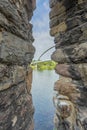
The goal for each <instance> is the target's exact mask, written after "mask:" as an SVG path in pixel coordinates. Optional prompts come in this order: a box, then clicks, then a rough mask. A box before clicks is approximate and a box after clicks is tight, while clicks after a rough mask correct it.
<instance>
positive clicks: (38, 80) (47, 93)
mask: <svg viewBox="0 0 87 130" xmlns="http://www.w3.org/2000/svg"><path fill="white" fill-rule="evenodd" d="M56 80H58V75H57V74H55V72H54V71H42V72H41V71H34V72H33V85H32V95H33V104H34V107H35V114H34V122H35V130H53V127H54V125H53V116H54V106H53V102H52V98H53V86H54V82H55V81H56Z"/></svg>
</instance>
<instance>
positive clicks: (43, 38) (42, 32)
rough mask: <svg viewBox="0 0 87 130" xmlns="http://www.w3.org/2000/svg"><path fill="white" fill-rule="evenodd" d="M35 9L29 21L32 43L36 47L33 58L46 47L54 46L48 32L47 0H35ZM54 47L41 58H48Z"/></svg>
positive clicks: (37, 56) (35, 58) (36, 57)
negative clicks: (31, 25)
mask: <svg viewBox="0 0 87 130" xmlns="http://www.w3.org/2000/svg"><path fill="white" fill-rule="evenodd" d="M36 4H37V5H36V10H35V11H34V15H33V17H32V20H31V23H32V24H33V36H34V39H35V41H34V43H33V45H34V46H35V48H36V53H35V56H34V60H37V59H38V58H39V56H40V55H41V54H42V53H43V52H44V51H45V50H47V49H48V48H50V47H52V46H54V42H53V38H52V37H51V36H50V34H49V30H50V28H49V11H50V9H49V0H37V3H36ZM53 51H54V49H52V50H50V51H49V52H47V53H46V54H45V55H44V56H43V57H42V58H41V60H49V59H50V56H51V54H52V52H53Z"/></svg>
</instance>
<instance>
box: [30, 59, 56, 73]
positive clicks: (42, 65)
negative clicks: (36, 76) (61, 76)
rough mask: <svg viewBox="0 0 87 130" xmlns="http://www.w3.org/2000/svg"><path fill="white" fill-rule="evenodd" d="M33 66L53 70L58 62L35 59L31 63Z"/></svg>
mask: <svg viewBox="0 0 87 130" xmlns="http://www.w3.org/2000/svg"><path fill="white" fill-rule="evenodd" d="M30 66H31V68H32V69H34V70H35V69H36V70H39V71H43V70H53V69H54V68H55V66H56V63H55V62H54V61H51V60H49V61H33V62H32V63H31V65H30Z"/></svg>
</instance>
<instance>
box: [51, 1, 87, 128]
mask: <svg viewBox="0 0 87 130" xmlns="http://www.w3.org/2000/svg"><path fill="white" fill-rule="evenodd" d="M49 4H50V8H51V11H50V34H51V36H54V42H55V52H54V53H53V54H52V60H54V61H56V62H58V64H57V65H56V68H55V71H56V73H58V74H59V75H60V78H59V80H58V81H57V82H56V83H55V86H54V90H55V91H57V94H56V95H55V96H54V98H53V101H54V105H55V107H56V114H55V117H54V123H55V128H56V129H57V130H87V0H50V2H49Z"/></svg>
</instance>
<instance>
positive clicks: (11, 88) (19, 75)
mask: <svg viewBox="0 0 87 130" xmlns="http://www.w3.org/2000/svg"><path fill="white" fill-rule="evenodd" d="M35 7H36V1H35V0H0V130H34V122H33V114H34V107H33V103H32V95H31V93H30V91H31V84H32V70H31V68H30V67H29V64H30V63H31V61H32V58H33V55H34V52H35V48H34V47H33V45H32V42H33V41H34V39H33V36H32V24H31V23H29V21H30V20H31V17H32V15H33V10H34V9H35Z"/></svg>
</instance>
